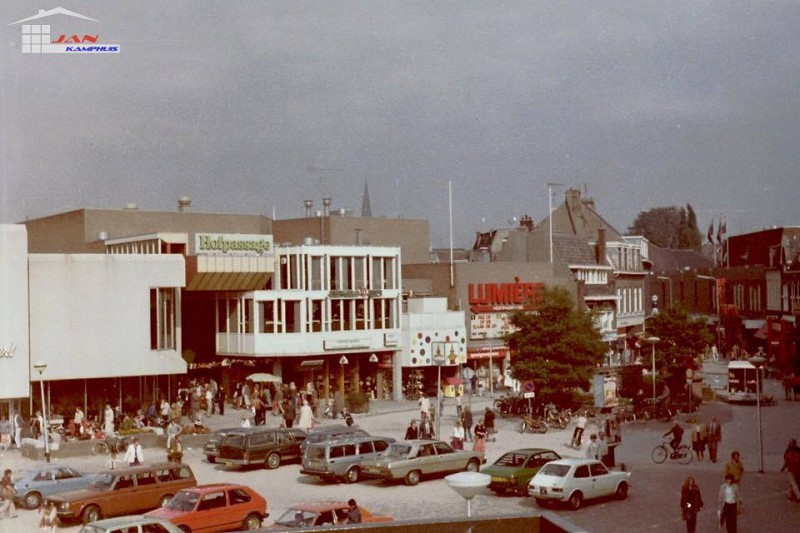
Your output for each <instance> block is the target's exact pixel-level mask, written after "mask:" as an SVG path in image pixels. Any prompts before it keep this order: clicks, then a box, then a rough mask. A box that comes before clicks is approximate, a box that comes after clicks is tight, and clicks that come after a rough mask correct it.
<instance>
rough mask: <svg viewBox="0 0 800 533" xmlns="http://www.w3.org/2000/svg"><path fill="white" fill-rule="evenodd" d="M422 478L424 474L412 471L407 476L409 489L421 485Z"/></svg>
mask: <svg viewBox="0 0 800 533" xmlns="http://www.w3.org/2000/svg"><path fill="white" fill-rule="evenodd" d="M421 477H422V472H420V471H419V470H412V471H411V472H409V473H408V474H406V479H405V481H406V485H408V486H409V487H413V486H414V485H416V484H418V483H419V480H420V478H421Z"/></svg>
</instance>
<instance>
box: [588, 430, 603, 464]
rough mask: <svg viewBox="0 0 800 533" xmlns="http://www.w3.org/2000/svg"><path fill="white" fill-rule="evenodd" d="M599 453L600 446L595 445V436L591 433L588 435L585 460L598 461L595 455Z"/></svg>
mask: <svg viewBox="0 0 800 533" xmlns="http://www.w3.org/2000/svg"><path fill="white" fill-rule="evenodd" d="M599 451H600V445H599V444H597V435H595V434H594V433H592V434H591V435H589V445H588V446H587V447H586V458H587V459H600V458H599V457H598V456H597V454H598V453H599Z"/></svg>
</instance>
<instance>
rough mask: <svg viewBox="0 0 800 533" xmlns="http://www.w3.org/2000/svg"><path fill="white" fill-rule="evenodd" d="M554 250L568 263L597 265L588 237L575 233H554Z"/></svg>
mask: <svg viewBox="0 0 800 533" xmlns="http://www.w3.org/2000/svg"><path fill="white" fill-rule="evenodd" d="M553 252H554V253H555V254H557V255H558V257H560V258H561V260H562V261H563V262H564V264H567V265H596V264H597V259H596V258H595V255H594V250H593V249H592V247H591V246H589V245H588V244H587V243H586V239H583V238H581V237H577V236H575V235H565V234H555V235H553Z"/></svg>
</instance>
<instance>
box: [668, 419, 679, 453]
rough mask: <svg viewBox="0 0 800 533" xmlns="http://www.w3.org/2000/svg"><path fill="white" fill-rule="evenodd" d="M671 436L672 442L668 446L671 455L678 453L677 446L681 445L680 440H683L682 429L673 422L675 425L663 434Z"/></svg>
mask: <svg viewBox="0 0 800 533" xmlns="http://www.w3.org/2000/svg"><path fill="white" fill-rule="evenodd" d="M667 435H672V440H670V441H669V445H670V446H671V447H672V453H673V454H674V453H675V452H677V451H678V446H680V445H681V439H683V428H682V427H681V425H680V424H678V423H677V422H675V424H674V425H673V426H672V428H670V430H669V431H667V432H666V433H664V436H665V437H666V436H667Z"/></svg>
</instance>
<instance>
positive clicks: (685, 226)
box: [628, 204, 703, 251]
mask: <svg viewBox="0 0 800 533" xmlns="http://www.w3.org/2000/svg"><path fill="white" fill-rule="evenodd" d="M628 233H629V234H631V235H642V236H644V237H646V238H647V240H649V241H650V242H651V243H653V244H655V245H656V246H658V247H660V248H671V249H676V250H697V251H699V250H700V247H701V246H702V244H703V236H702V234H701V233H700V230H699V229H698V227H697V215H696V214H695V212H694V209H693V208H692V206H691V204H687V205H686V207H685V208H683V207H680V208H678V207H675V206H671V207H654V208H653V209H650V210H648V211H642V212H640V213H639V214H638V215H637V216H636V219H635V220H634V221H633V225H632V226H631V227H630V228H628Z"/></svg>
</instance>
